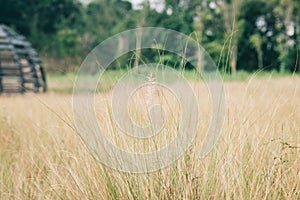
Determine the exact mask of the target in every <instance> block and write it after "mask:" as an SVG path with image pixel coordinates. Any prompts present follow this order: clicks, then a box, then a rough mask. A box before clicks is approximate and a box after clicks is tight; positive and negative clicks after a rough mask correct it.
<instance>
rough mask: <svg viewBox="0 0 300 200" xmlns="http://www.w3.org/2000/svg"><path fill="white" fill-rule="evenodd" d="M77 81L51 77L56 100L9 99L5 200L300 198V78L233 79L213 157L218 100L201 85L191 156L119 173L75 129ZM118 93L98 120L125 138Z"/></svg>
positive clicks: (1, 126) (2, 151) (2, 164)
mask: <svg viewBox="0 0 300 200" xmlns="http://www.w3.org/2000/svg"><path fill="white" fill-rule="evenodd" d="M70 82H71V83H72V78H70ZM70 82H65V83H62V84H61V83H60V82H59V80H58V79H55V80H52V79H51V78H50V83H49V86H50V92H49V93H47V94H25V95H14V96H6V95H2V96H0V199H249V200H250V199H295V200H299V199H300V181H299V180H300V156H299V155H300V77H299V76H294V77H276V78H272V77H264V78H255V77H253V78H250V79H247V80H243V81H230V82H225V90H226V102H227V108H226V118H225V123H224V127H223V129H222V135H221V137H220V139H219V141H218V143H217V145H216V146H215V148H214V149H213V151H212V152H210V153H209V154H208V155H207V156H206V157H205V158H204V159H198V157H197V153H198V146H200V145H201V142H202V139H203V137H202V136H203V135H204V134H205V132H206V130H207V128H208V125H209V121H210V118H209V117H210V112H209V110H210V109H209V106H207V105H209V98H208V95H207V90H206V89H205V87H204V86H203V84H202V83H197V82H191V85H192V87H193V89H194V90H195V94H197V98H198V99H199V107H200V110H201V118H200V123H199V128H198V132H199V134H198V136H197V138H196V139H195V141H194V144H193V145H192V146H191V148H190V149H188V151H187V152H186V154H185V155H184V156H183V157H181V158H180V159H179V160H177V161H176V162H174V163H173V164H171V165H170V166H169V167H167V168H164V169H162V170H160V171H157V172H154V173H147V174H129V173H121V172H117V171H114V170H111V169H109V168H107V167H105V166H103V165H101V164H98V163H97V162H96V161H95V160H94V159H93V157H92V156H91V155H90V154H89V152H88V151H87V149H86V147H85V145H84V144H83V143H82V141H81V140H80V137H79V136H78V135H77V134H76V132H75V131H74V123H73V116H72V104H71V103H72V95H71V94H68V92H70V91H71V88H70ZM64 84H65V85H64ZM65 87H69V88H67V89H63V88H65ZM60 90H61V91H60ZM65 91H67V92H65ZM110 95H111V94H110V92H108V93H105V94H99V96H97V98H99V99H102V100H101V101H100V100H99V101H98V103H97V106H96V113H97V115H98V117H99V118H98V119H99V124H100V125H101V126H103V127H104V130H106V132H107V134H108V135H116V133H118V131H116V130H115V126H114V125H113V124H112V122H111V120H110V119H111V116H110V114H109V113H110V112H109V110H110V108H109V107H107V104H106V103H105V101H106V100H105V99H107V98H108V97H109V96H110ZM103 99H104V100H103ZM141 101H142V100H141ZM138 103H140V104H143V102H138ZM138 103H137V104H138ZM175 112H176V109H175ZM101 119H102V120H101ZM137 120H138V121H139V120H140V121H141V123H143V120H144V119H143V118H142V117H141V116H138V115H137ZM169 123H177V122H176V120H175V122H169ZM169 127H170V128H169V129H168V130H170V132H169V133H168V132H166V133H165V134H170V137H171V136H172V133H171V132H172V125H171V124H169ZM162 138H163V136H162ZM166 138H167V137H166ZM127 139H128V138H124V137H122V138H121V139H120V138H119V139H114V138H112V142H116V143H120V145H121V146H122V144H124V143H126V144H127ZM124 140H126V142H124ZM128 140H129V139H128ZM122 141H123V143H122ZM128 143H130V142H128ZM145 146H147V145H145V144H143V145H140V146H139V145H137V146H136V147H137V148H138V150H141V151H144V150H148V149H145V148H144V147H145ZM148 147H149V148H151V145H148ZM124 148H126V147H124Z"/></svg>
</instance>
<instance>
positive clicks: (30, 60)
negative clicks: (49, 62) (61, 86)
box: [0, 24, 47, 93]
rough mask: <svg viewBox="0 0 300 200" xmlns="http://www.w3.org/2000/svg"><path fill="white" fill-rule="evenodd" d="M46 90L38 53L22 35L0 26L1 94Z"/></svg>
mask: <svg viewBox="0 0 300 200" xmlns="http://www.w3.org/2000/svg"><path fill="white" fill-rule="evenodd" d="M46 89H47V86H46V77H45V72H44V69H43V66H42V62H41V60H40V59H39V57H38V54H37V52H36V51H35V50H34V49H33V48H32V47H31V44H30V43H29V42H27V41H26V39H25V38H24V37H23V36H22V35H19V34H17V33H16V32H15V31H13V30H12V29H10V28H9V27H7V26H5V25H1V24H0V93H24V92H27V91H33V92H39V91H44V92H45V91H46Z"/></svg>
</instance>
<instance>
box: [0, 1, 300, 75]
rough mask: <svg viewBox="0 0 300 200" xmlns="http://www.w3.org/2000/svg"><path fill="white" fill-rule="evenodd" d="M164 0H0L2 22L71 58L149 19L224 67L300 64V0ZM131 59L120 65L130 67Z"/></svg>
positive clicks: (50, 53)
mask: <svg viewBox="0 0 300 200" xmlns="http://www.w3.org/2000/svg"><path fill="white" fill-rule="evenodd" d="M161 2H162V3H163V4H162V5H163V6H162V9H160V10H159V11H158V10H157V9H156V8H155V7H153V6H151V4H150V3H149V1H148V0H145V1H144V2H143V3H142V4H141V6H140V7H141V8H140V9H133V5H132V4H131V3H130V2H128V1H125V0H94V1H92V2H91V3H89V4H82V3H81V2H80V1H78V0H26V1H20V0H0V5H1V6H0V23H4V24H6V25H9V26H10V27H12V28H14V29H16V30H17V31H18V32H20V33H21V34H23V35H25V36H26V37H27V38H28V39H29V40H30V41H31V42H32V43H33V45H34V47H36V48H37V49H38V51H40V52H41V54H42V55H43V56H44V57H46V58H54V59H55V60H65V59H67V58H68V60H69V61H70V62H71V63H73V64H79V63H80V61H82V59H83V58H84V57H85V56H86V55H87V53H88V52H89V51H90V50H91V49H93V48H94V47H95V46H96V45H97V44H99V43H100V42H101V41H103V40H105V39H106V38H108V37H109V36H112V35H113V34H116V33H119V32H121V31H124V30H127V29H132V28H136V27H149V26H151V27H164V28H169V29H173V30H176V31H179V32H182V33H185V34H187V35H194V36H195V37H196V39H197V40H198V41H199V42H200V44H201V45H202V46H203V47H204V48H205V49H206V51H207V52H208V53H209V54H210V55H211V56H212V58H213V60H214V61H215V62H216V63H217V64H218V67H219V68H220V70H222V71H224V72H229V73H235V72H236V71H237V70H246V71H257V70H276V71H279V72H295V71H299V70H298V69H299V61H298V57H299V56H298V54H299V46H300V15H299V9H300V1H299V0H268V1H265V0H163V1H161ZM142 53H143V52H142ZM146 53H147V52H146ZM148 54H149V55H150V54H151V52H148ZM169 56H171V57H172V56H174V55H171V54H169ZM127 59H128V58H126V57H125V58H123V59H119V62H118V63H115V64H116V65H118V66H115V67H121V68H122V67H127V66H125V65H126V64H125V63H128V62H127V61H128V60H127ZM153 59H154V60H155V55H154V58H153ZM170 60H172V59H170Z"/></svg>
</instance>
